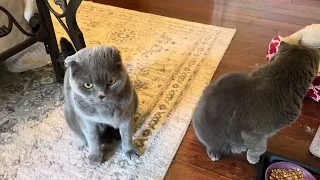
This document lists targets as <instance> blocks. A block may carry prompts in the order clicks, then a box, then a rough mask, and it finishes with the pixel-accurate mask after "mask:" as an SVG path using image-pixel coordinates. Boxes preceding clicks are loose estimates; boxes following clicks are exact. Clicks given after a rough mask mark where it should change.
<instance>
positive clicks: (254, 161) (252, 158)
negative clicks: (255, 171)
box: [247, 156, 260, 164]
mask: <svg viewBox="0 0 320 180" xmlns="http://www.w3.org/2000/svg"><path fill="white" fill-rule="evenodd" d="M247 160H248V162H249V163H250V164H257V163H258V162H259V160H260V157H259V156H258V157H256V156H247Z"/></svg>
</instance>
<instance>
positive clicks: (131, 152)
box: [126, 148, 141, 160]
mask: <svg viewBox="0 0 320 180" xmlns="http://www.w3.org/2000/svg"><path fill="white" fill-rule="evenodd" d="M140 155H141V154H140V151H139V150H138V149H137V148H132V149H131V150H129V151H127V152H126V156H127V157H128V158H130V159H131V160H133V159H138V158H139V157H140Z"/></svg>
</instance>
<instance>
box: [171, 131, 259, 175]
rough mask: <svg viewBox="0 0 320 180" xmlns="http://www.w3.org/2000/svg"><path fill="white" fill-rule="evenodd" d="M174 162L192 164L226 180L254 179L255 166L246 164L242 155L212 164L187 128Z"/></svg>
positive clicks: (225, 158) (232, 156)
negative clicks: (226, 179)
mask: <svg viewBox="0 0 320 180" xmlns="http://www.w3.org/2000/svg"><path fill="white" fill-rule="evenodd" d="M175 160H176V161H181V162H184V163H187V164H192V165H194V166H196V167H199V168H201V169H204V170H206V171H208V172H211V173H213V174H216V175H218V176H220V177H225V178H228V179H235V180H236V179H237V180H240V179H243V180H249V179H253V177H255V173H256V170H255V166H254V165H251V164H249V163H248V162H247V160H246V158H245V156H243V155H231V156H227V157H224V158H222V159H221V160H219V161H217V162H212V161H211V159H210V158H209V157H208V155H207V153H206V151H205V149H204V147H203V146H202V145H201V144H200V143H199V141H198V140H197V139H196V137H195V136H194V133H193V128H192V126H189V129H188V134H187V135H186V137H185V138H184V140H183V142H182V144H181V146H180V148H179V150H178V152H177V154H176V157H175Z"/></svg>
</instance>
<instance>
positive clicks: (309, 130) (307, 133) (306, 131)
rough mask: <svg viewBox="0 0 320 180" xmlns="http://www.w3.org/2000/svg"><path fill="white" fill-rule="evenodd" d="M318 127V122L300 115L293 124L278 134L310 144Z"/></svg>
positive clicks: (319, 122) (319, 123)
mask: <svg viewBox="0 0 320 180" xmlns="http://www.w3.org/2000/svg"><path fill="white" fill-rule="evenodd" d="M319 125H320V121H315V120H314V119H311V118H309V117H306V116H303V115H302V116H300V117H299V119H298V120H297V121H296V122H295V123H293V124H292V125H291V126H288V127H285V128H284V129H282V130H281V131H280V132H279V133H280V134H284V135H287V136H290V137H292V138H294V139H297V140H301V141H305V142H309V143H310V142H311V141H312V139H313V137H314V136H315V134H316V132H317V130H318V127H319Z"/></svg>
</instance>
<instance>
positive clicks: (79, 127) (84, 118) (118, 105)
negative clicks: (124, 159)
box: [60, 38, 140, 165]
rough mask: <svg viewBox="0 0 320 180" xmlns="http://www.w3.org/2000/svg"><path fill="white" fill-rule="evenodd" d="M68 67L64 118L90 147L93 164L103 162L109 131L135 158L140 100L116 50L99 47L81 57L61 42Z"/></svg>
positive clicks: (65, 43) (89, 156)
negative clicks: (116, 131) (104, 141)
mask: <svg viewBox="0 0 320 180" xmlns="http://www.w3.org/2000/svg"><path fill="white" fill-rule="evenodd" d="M60 44H61V49H62V52H63V55H64V56H65V57H66V59H65V65H66V67H67V70H66V74H65V78H64V96H65V104H64V114H65V119H66V121H67V124H68V126H69V127H70V129H71V130H73V131H74V132H75V134H76V135H77V136H78V137H79V138H80V139H81V140H82V141H83V143H84V145H86V146H87V147H88V151H89V155H88V159H89V164H91V165H98V164H100V163H101V162H102V156H103V153H102V150H101V136H102V134H103V133H104V131H105V130H106V129H107V128H108V127H110V126H111V127H113V128H115V129H119V131H120V135H121V139H122V149H123V151H124V152H125V154H126V155H127V156H128V157H129V158H130V159H131V158H137V157H138V156H139V155H140V152H139V151H138V150H137V149H136V148H135V147H134V146H133V144H132V135H133V123H134V120H133V118H134V114H135V112H136V111H137V107H138V97H137V94H136V92H135V90H134V89H133V87H132V85H131V82H130V79H129V76H128V74H127V72H126V70H125V68H124V66H123V64H122V59H121V55H120V52H119V50H118V49H117V48H115V47H107V46H96V47H94V48H84V49H82V50H80V51H78V52H77V53H76V52H75V50H74V48H73V46H72V45H71V43H70V42H68V40H66V39H64V38H62V39H61V40H60Z"/></svg>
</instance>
